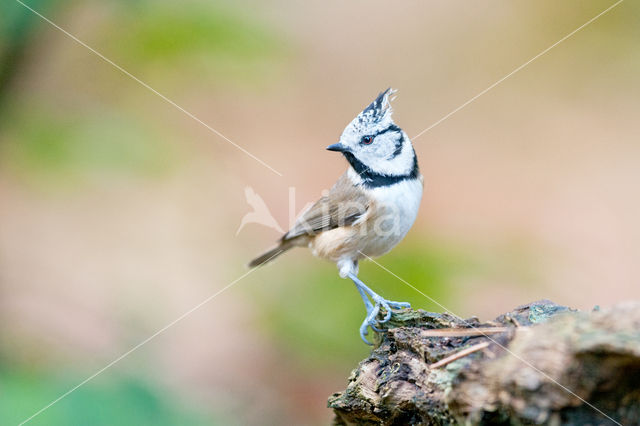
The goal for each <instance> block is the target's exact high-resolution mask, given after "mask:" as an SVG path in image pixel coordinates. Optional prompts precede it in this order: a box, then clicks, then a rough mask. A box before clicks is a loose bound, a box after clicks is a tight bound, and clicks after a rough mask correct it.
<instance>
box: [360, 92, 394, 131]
mask: <svg viewBox="0 0 640 426" xmlns="http://www.w3.org/2000/svg"><path fill="white" fill-rule="evenodd" d="M395 92H396V91H395V90H393V89H391V88H388V89H387V90H385V91H384V92H381V93H380V94H379V95H378V97H377V98H375V99H374V101H373V102H371V103H370V104H369V106H367V107H366V108H365V109H364V110H363V111H362V112H361V113H360V114H358V116H357V117H356V120H357V122H358V124H360V126H362V128H367V129H372V128H376V127H378V126H379V125H382V124H385V123H387V122H388V121H390V120H391V113H392V111H391V104H390V102H389V97H390V96H391V95H393V94H394V93H395Z"/></svg>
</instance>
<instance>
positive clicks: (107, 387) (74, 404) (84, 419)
mask: <svg viewBox="0 0 640 426" xmlns="http://www.w3.org/2000/svg"><path fill="white" fill-rule="evenodd" d="M82 379H83V378H82V377H77V376H76V375H75V374H69V375H65V376H64V377H62V376H61V375H60V374H54V373H41V374H38V373H37V372H34V371H26V370H21V369H18V370H16V369H15V368H14V369H12V370H11V371H8V370H0V383H1V391H0V392H1V395H2V396H1V397H0V424H2V425H10V424H13V425H15V424H18V423H20V422H22V421H24V420H26V419H27V418H28V417H29V416H31V415H33V414H35V413H36V412H37V411H38V410H40V409H41V408H43V407H44V406H45V405H46V404H48V403H49V402H51V401H52V400H54V399H55V398H57V397H59V396H60V395H62V394H63V393H65V392H66V391H68V390H69V389H71V388H72V387H73V386H75V385H77V384H78V383H79V382H80V381H81V380H82ZM28 424H29V425H34V426H37V425H93V426H100V425H105V426H107V425H109V426H111V425H140V426H141V425H154V426H170V425H184V424H189V425H196V426H197V425H215V424H229V423H228V422H223V421H221V420H218V421H216V419H213V418H211V417H210V416H209V415H208V414H205V413H201V412H198V411H196V410H195V409H194V408H192V407H189V406H187V405H186V404H185V403H183V402H180V401H179V400H178V399H176V397H175V395H172V394H170V393H169V392H167V391H165V390H162V389H160V388H158V387H157V386H154V385H152V384H150V383H147V382H145V381H144V380H142V379H138V378H132V377H128V378H116V379H105V378H100V379H99V380H93V381H91V382H89V383H87V384H85V385H83V386H82V387H80V388H78V389H77V390H76V391H74V392H72V393H70V394H69V395H68V396H67V397H65V398H64V399H62V400H60V401H59V402H57V403H56V404H55V405H53V406H51V407H50V408H49V409H47V410H46V411H43V412H42V413H41V414H39V415H38V416H37V417H34V418H33V419H32V420H31V421H29V423H28Z"/></svg>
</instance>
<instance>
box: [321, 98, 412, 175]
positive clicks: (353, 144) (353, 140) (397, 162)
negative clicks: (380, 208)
mask: <svg viewBox="0 0 640 426" xmlns="http://www.w3.org/2000/svg"><path fill="white" fill-rule="evenodd" d="M395 92H396V91H395V90H393V89H391V88H389V89H387V90H385V91H384V92H382V93H380V94H379V95H378V97H377V98H376V99H375V100H374V101H373V102H371V104H370V105H369V106H368V107H366V108H365V109H364V110H363V111H362V112H361V113H360V114H358V116H357V117H356V118H354V119H353V121H351V123H349V124H348V125H347V127H346V128H345V129H344V131H343V132H342V135H341V136H340V142H338V143H336V144H333V145H330V146H328V147H327V149H328V150H330V151H338V152H342V153H343V154H344V156H345V157H346V158H347V160H348V161H349V163H350V164H351V166H352V167H353V168H354V169H355V170H356V172H358V173H361V172H362V171H365V172H367V173H373V174H377V175H384V176H404V175H407V174H410V173H412V171H413V170H414V168H415V167H416V164H417V163H416V158H415V152H414V150H413V146H412V145H411V141H410V140H409V137H408V136H407V134H406V133H405V132H404V131H402V129H400V128H399V127H398V126H396V125H395V123H394V122H393V118H392V117H391V115H392V112H393V111H392V109H391V104H390V101H391V99H390V96H392V95H393V94H394V93H395Z"/></svg>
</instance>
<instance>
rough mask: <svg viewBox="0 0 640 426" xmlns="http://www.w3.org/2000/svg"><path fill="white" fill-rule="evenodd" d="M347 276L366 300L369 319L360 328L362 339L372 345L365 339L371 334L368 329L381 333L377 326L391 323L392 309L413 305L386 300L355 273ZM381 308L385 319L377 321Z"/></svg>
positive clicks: (365, 304)
mask: <svg viewBox="0 0 640 426" xmlns="http://www.w3.org/2000/svg"><path fill="white" fill-rule="evenodd" d="M347 276H348V277H349V278H351V281H353V283H354V284H355V285H356V288H357V289H358V292H359V293H360V296H361V297H362V300H364V306H365V308H366V309H367V317H366V318H365V319H364V321H363V323H362V325H361V326H360V337H361V338H362V340H364V341H365V343H367V344H369V345H370V344H371V343H370V342H369V341H368V340H367V339H366V338H365V336H366V335H367V334H369V331H368V330H367V328H368V327H371V328H372V329H373V330H375V331H378V332H379V331H381V330H380V329H378V328H377V327H376V325H377V324H383V323H385V322H387V321H389V320H390V319H391V310H392V309H402V308H410V307H411V305H410V304H409V303H407V302H394V301H391V300H386V299H385V298H384V297H382V296H380V295H379V294H378V293H376V292H375V291H373V290H371V289H370V288H369V287H367V285H366V284H365V283H363V282H362V281H361V280H360V279H359V278H358V276H357V275H356V274H355V273H353V272H349V273H348V274H347ZM369 298H371V300H372V301H373V304H372V303H371V301H369ZM381 308H383V309H384V310H385V317H384V318H383V319H382V320H377V319H376V317H377V316H378V313H379V312H380V309H381Z"/></svg>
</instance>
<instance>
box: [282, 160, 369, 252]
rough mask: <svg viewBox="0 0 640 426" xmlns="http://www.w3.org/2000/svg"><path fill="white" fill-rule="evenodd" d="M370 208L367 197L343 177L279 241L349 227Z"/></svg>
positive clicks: (344, 175)
mask: <svg viewBox="0 0 640 426" xmlns="http://www.w3.org/2000/svg"><path fill="white" fill-rule="evenodd" d="M368 208H369V202H368V198H367V197H366V196H365V194H364V192H363V191H362V189H361V188H359V187H356V186H354V185H353V183H351V180H350V179H349V178H348V177H347V173H345V174H343V175H342V176H341V177H340V179H338V181H337V182H336V184H335V185H334V186H333V188H331V190H330V191H329V194H327V195H326V196H324V197H322V198H320V199H319V200H318V201H316V203H315V204H313V205H312V206H311V208H309V209H308V210H307V211H305V212H304V213H303V214H302V215H300V217H299V218H298V219H297V220H296V223H295V224H294V225H293V227H292V228H291V229H290V230H289V232H287V233H286V234H284V236H283V237H282V241H283V242H284V241H288V240H291V239H293V238H296V237H299V236H301V235H316V234H318V233H320V232H323V231H328V230H330V229H334V228H337V227H339V226H349V225H352V224H353V223H354V222H355V221H356V220H358V219H359V218H360V217H361V216H362V215H363V214H364V213H365V212H366V211H367V209H368Z"/></svg>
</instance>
